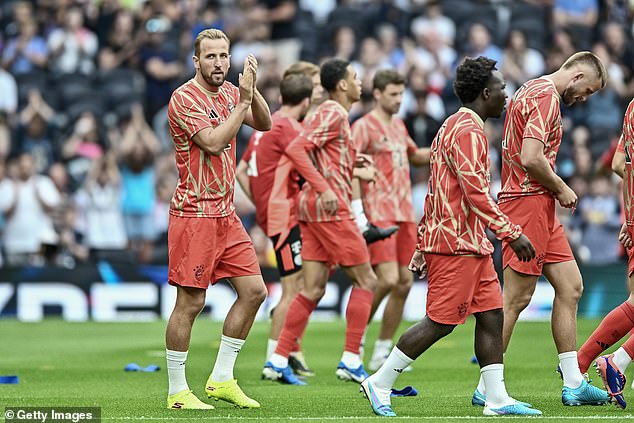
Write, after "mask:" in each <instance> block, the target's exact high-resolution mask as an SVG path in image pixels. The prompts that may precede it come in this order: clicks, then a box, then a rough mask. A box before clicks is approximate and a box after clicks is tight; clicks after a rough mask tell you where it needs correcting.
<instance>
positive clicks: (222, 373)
mask: <svg viewBox="0 0 634 423" xmlns="http://www.w3.org/2000/svg"><path fill="white" fill-rule="evenodd" d="M243 345H244V339H238V338H231V337H229V336H225V335H222V337H221V338H220V349H219V350H218V356H217V357H216V364H214V369H213V371H212V372H211V380H213V381H214V382H226V381H228V380H233V366H234V365H235V364H236V359H237V358H238V353H239V352H240V350H241V349H242V346H243Z"/></svg>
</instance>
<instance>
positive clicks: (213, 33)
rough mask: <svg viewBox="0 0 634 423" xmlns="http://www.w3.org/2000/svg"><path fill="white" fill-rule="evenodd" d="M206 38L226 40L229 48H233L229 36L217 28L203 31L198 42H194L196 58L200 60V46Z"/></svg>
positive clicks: (199, 34) (197, 37) (197, 39)
mask: <svg viewBox="0 0 634 423" xmlns="http://www.w3.org/2000/svg"><path fill="white" fill-rule="evenodd" d="M205 38H208V39H210V40H225V41H226V42H227V47H229V46H231V42H230V41H229V37H227V34H225V33H224V32H222V31H221V30H219V29H215V28H209V29H203V30H202V31H200V32H199V33H198V35H197V36H196V40H195V41H194V56H196V57H198V58H200V44H201V43H202V42H203V40H204V39H205Z"/></svg>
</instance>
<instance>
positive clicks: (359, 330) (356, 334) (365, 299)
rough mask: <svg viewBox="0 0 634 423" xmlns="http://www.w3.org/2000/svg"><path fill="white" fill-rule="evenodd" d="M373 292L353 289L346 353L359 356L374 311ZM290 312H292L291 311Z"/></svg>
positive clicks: (348, 313) (348, 315)
mask: <svg viewBox="0 0 634 423" xmlns="http://www.w3.org/2000/svg"><path fill="white" fill-rule="evenodd" d="M373 297H374V294H373V293H372V291H368V290H366V289H361V288H352V292H351V293H350V300H349V301H348V307H347V308H346V323H347V324H346V347H345V351H348V352H351V353H354V354H359V347H360V346H361V338H362V337H363V332H365V328H366V326H367V324H368V319H369V318H370V310H371V309H372V298H373ZM289 311H290V310H289Z"/></svg>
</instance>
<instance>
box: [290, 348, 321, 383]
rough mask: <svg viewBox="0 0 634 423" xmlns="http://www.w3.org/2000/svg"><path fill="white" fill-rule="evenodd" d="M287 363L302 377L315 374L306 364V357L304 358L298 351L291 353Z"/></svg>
mask: <svg viewBox="0 0 634 423" xmlns="http://www.w3.org/2000/svg"><path fill="white" fill-rule="evenodd" d="M288 365H289V366H291V369H293V372H295V374H296V375H297V376H302V377H313V376H315V372H313V371H312V370H311V369H310V368H309V367H308V364H306V359H305V358H304V354H302V353H301V351H300V352H296V353H291V355H290V356H289V357H288Z"/></svg>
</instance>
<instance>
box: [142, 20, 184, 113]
mask: <svg viewBox="0 0 634 423" xmlns="http://www.w3.org/2000/svg"><path fill="white" fill-rule="evenodd" d="M170 29H171V24H170V21H169V20H168V19H167V18H164V17H156V18H152V19H150V20H148V21H147V22H146V24H145V31H146V32H147V36H148V39H147V42H146V43H145V44H144V45H143V46H142V47H141V49H140V51H139V56H140V62H141V68H142V71H143V73H144V74H145V77H146V81H147V85H146V107H147V116H148V118H151V117H152V116H154V114H155V113H156V112H157V111H159V110H160V109H161V108H163V107H164V106H165V105H166V104H167V103H168V101H169V99H170V96H171V94H172V90H173V89H174V88H175V85H176V83H177V82H178V80H179V78H180V76H181V73H182V71H183V65H182V63H181V62H179V60H178V55H177V54H176V53H175V52H174V51H173V50H172V49H170V48H168V47H166V46H165V40H166V34H167V32H168V31H169V30H170Z"/></svg>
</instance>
